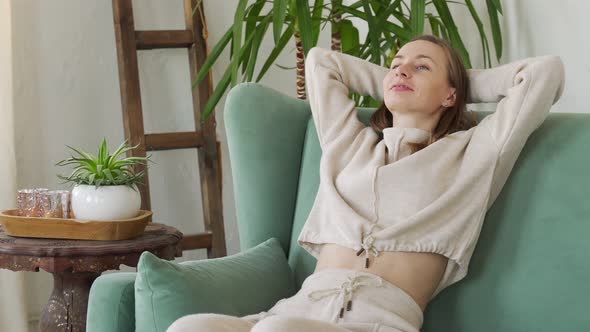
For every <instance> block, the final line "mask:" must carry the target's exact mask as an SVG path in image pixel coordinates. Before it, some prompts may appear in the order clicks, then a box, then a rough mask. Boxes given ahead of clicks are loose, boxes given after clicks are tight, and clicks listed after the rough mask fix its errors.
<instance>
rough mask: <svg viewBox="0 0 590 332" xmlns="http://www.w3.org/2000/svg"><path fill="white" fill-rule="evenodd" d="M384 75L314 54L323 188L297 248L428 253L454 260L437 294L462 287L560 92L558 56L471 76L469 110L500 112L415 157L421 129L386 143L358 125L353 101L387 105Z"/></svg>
mask: <svg viewBox="0 0 590 332" xmlns="http://www.w3.org/2000/svg"><path fill="white" fill-rule="evenodd" d="M388 70H389V69H388V68H386V67H383V66H379V65H376V64H373V63H370V62H368V61H366V60H363V59H360V58H356V57H353V56H351V55H348V54H344V53H339V52H335V51H330V50H326V49H322V48H319V47H314V48H312V49H311V50H310V52H309V53H308V55H307V57H306V60H305V74H306V80H307V81H306V83H307V93H308V98H309V103H310V107H311V111H312V115H313V120H314V123H315V127H316V129H317V134H318V138H319V142H320V146H321V149H322V157H321V161H320V184H319V189H318V193H317V196H316V198H315V201H314V204H313V207H312V209H311V211H310V213H309V216H308V218H307V220H306V222H305V224H304V226H303V229H302V231H301V233H300V235H299V238H298V244H299V245H300V246H301V247H302V248H304V249H305V250H306V251H308V252H309V253H310V254H311V255H313V256H314V257H316V258H317V257H318V255H319V253H320V247H321V245H322V244H324V243H336V244H339V245H342V246H345V247H348V248H352V249H354V250H355V251H357V252H358V251H360V252H361V253H362V255H366V257H367V258H368V257H369V255H371V256H375V257H378V256H379V253H380V252H382V251H409V252H431V253H438V254H441V255H444V256H446V257H448V258H449V261H448V264H447V267H446V271H445V273H444V275H443V278H442V280H441V282H440V284H439V286H438V288H437V289H436V291H435V292H434V294H433V296H432V297H434V296H436V295H437V294H438V293H439V292H440V291H441V290H443V289H444V288H446V287H448V286H449V285H451V284H453V283H455V282H457V281H459V280H461V279H463V278H464V277H465V275H466V274H467V268H468V265H469V261H470V258H471V256H472V254H473V251H474V249H475V245H476V242H477V239H478V237H479V233H480V230H481V227H482V223H483V220H484V217H485V214H486V212H487V211H488V209H489V208H490V206H491V205H492V203H493V202H494V200H495V199H496V197H497V196H498V194H499V193H500V190H501V189H502V187H503V185H504V184H505V182H506V179H507V178H508V175H509V174H510V171H511V170H512V167H513V165H514V163H515V161H516V160H517V158H518V155H519V153H520V152H521V150H522V148H523V146H524V144H525V142H526V141H527V139H528V137H529V136H530V135H531V133H532V132H533V131H534V130H536V129H537V128H538V127H539V126H540V125H541V123H542V122H543V121H544V119H545V118H546V116H547V114H548V112H549V110H550V108H551V106H552V104H554V103H555V102H556V101H557V100H558V99H559V97H560V96H561V94H562V92H563V87H564V67H563V63H562V61H561V60H560V58H559V57H558V56H540V57H533V58H527V59H523V60H520V61H515V62H512V63H509V64H505V65H500V66H497V67H495V68H491V69H484V70H475V69H473V70H468V75H469V80H470V91H469V95H468V103H496V102H497V103H498V104H497V108H496V111H495V112H494V113H492V114H490V115H488V116H486V117H485V118H484V119H482V120H481V121H480V122H479V124H478V125H477V126H475V127H473V128H471V129H469V130H463V131H458V132H455V133H453V134H451V135H448V136H447V137H444V138H442V139H440V140H438V141H436V142H435V143H433V144H431V145H429V146H427V147H426V148H424V149H422V150H420V151H418V152H416V153H414V154H410V150H409V147H408V146H407V145H406V144H405V143H406V142H420V141H423V140H425V139H427V138H428V137H429V135H430V133H429V132H427V131H425V130H422V129H418V128H402V127H396V126H394V127H389V128H385V129H384V131H383V139H380V138H379V136H378V134H377V133H376V132H375V131H374V130H373V129H372V128H371V127H370V126H365V125H364V124H363V123H362V122H361V121H360V120H359V119H358V118H357V112H356V108H355V103H354V101H353V100H352V99H350V98H349V97H348V95H349V92H350V91H354V92H357V93H360V94H361V95H370V96H371V97H373V98H375V99H376V100H380V101H381V100H383V86H382V82H383V78H384V77H385V75H386V74H387V72H388Z"/></svg>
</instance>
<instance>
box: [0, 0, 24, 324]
mask: <svg viewBox="0 0 590 332" xmlns="http://www.w3.org/2000/svg"><path fill="white" fill-rule="evenodd" d="M10 1H11V0H0V45H2V47H0V209H1V210H5V209H10V208H13V207H15V206H16V160H15V150H14V110H13V103H12V96H13V94H12V61H11V59H12V37H11V35H12V29H11V15H10V14H11V8H10ZM0 331H14V332H26V331H28V319H27V306H26V293H25V286H24V272H13V271H9V270H4V269H0Z"/></svg>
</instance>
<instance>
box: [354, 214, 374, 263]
mask: <svg viewBox="0 0 590 332" xmlns="http://www.w3.org/2000/svg"><path fill="white" fill-rule="evenodd" d="M375 226H377V224H373V226H371V230H370V231H369V234H368V235H367V236H365V237H364V238H363V240H362V243H361V249H360V250H359V251H357V253H356V255H357V256H360V255H361V254H362V253H363V251H364V252H365V268H368V267H369V254H372V255H373V257H377V256H379V250H377V248H375V246H373V243H374V242H375V238H374V237H373V235H372V233H373V229H374V228H375Z"/></svg>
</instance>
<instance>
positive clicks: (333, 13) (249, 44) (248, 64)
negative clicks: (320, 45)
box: [193, 0, 503, 122]
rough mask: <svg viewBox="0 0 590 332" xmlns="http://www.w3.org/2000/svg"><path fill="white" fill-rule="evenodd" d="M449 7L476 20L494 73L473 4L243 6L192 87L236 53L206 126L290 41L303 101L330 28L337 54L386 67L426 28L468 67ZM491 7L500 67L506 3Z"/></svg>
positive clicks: (295, 1)
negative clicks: (311, 55) (310, 64)
mask: <svg viewBox="0 0 590 332" xmlns="http://www.w3.org/2000/svg"><path fill="white" fill-rule="evenodd" d="M475 3H478V2H475ZM482 3H483V2H482ZM450 5H453V6H458V7H462V8H459V9H460V10H464V11H465V12H466V13H468V15H469V16H471V18H472V19H473V22H474V23H475V27H476V31H477V33H478V34H479V36H480V40H481V48H482V54H483V63H484V66H485V67H488V66H491V65H492V63H491V54H492V52H491V50H490V45H489V43H488V33H486V29H485V28H484V25H483V22H482V19H481V18H480V13H478V11H477V10H476V7H475V5H474V1H473V0H464V1H456V0H428V1H427V0H411V1H410V0H357V1H354V2H352V3H350V4H343V1H342V0H331V1H328V0H314V1H313V2H312V4H310V1H309V0H274V1H270V2H269V1H267V0H240V1H239V2H238V5H237V7H236V9H235V13H234V22H233V24H232V25H231V26H230V27H229V29H228V30H227V31H226V33H225V34H224V35H223V36H222V37H221V38H220V39H219V40H218V41H217V42H216V43H215V45H214V46H213V47H212V48H211V51H210V52H209V53H208V55H207V58H206V59H205V62H204V64H203V66H202V67H201V68H200V69H199V72H198V73H197V75H196V77H195V80H194V81H193V88H195V87H196V86H197V85H198V84H199V83H200V82H201V81H202V80H203V79H204V78H205V77H207V74H208V72H209V70H210V69H211V67H212V66H213V64H215V63H216V62H217V61H218V59H219V57H220V55H221V54H222V51H223V50H224V49H226V48H227V47H228V46H229V47H230V50H231V52H230V64H229V65H228V66H227V68H226V69H225V71H224V73H223V76H222V77H221V79H220V80H219V83H218V84H217V85H216V86H215V87H214V90H213V93H212V95H211V97H210V98H209V99H208V100H207V104H206V105H205V109H204V110H203V113H202V115H201V121H202V122H204V121H205V119H206V118H207V117H208V115H209V114H210V113H211V112H212V111H213V109H214V108H215V106H216V105H217V103H218V102H219V100H220V99H221V97H222V96H223V94H224V92H225V91H226V90H227V89H228V88H231V87H233V86H235V85H236V84H237V83H238V81H239V78H241V80H242V81H244V82H249V81H253V80H255V81H256V82H258V81H260V80H261V79H262V77H263V76H264V75H265V73H266V72H267V71H268V69H269V68H270V66H271V65H273V64H275V61H276V59H277V57H278V56H279V54H280V53H281V52H282V51H283V50H284V49H285V47H286V46H287V45H288V44H289V42H290V41H291V40H293V41H294V48H295V53H296V54H295V62H296V66H295V67H293V68H294V69H296V71H297V75H296V81H295V82H294V83H295V87H296V88H297V97H298V98H299V99H305V98H306V96H305V76H304V75H305V68H304V64H305V63H304V59H305V55H306V54H307V52H308V51H309V50H310V49H311V48H312V47H313V46H315V45H317V41H318V36H319V34H320V30H322V29H323V27H324V26H325V25H327V24H328V23H330V24H329V26H330V28H331V31H330V32H331V36H332V39H331V48H332V49H333V50H338V51H342V52H344V53H347V54H351V55H354V56H357V57H360V58H363V59H367V60H369V61H371V62H373V63H376V64H380V65H383V66H385V67H389V65H390V64H391V61H392V59H393V57H394V56H395V54H396V52H397V51H398V50H399V49H400V48H401V47H402V46H403V45H404V44H405V43H406V42H408V41H409V40H411V39H412V38H413V37H415V36H418V35H421V34H423V33H424V31H425V28H427V27H429V28H430V30H431V31H432V34H434V35H436V36H438V37H441V38H444V39H446V40H447V41H449V42H450V43H451V45H452V46H453V47H454V48H456V49H457V50H458V51H459V54H460V55H461V57H462V58H463V61H464V63H465V64H466V66H467V67H468V68H470V67H471V60H470V56H469V52H468V50H467V48H466V46H465V44H464V43H463V40H462V37H461V33H460V31H459V28H458V26H457V24H456V23H455V19H454V18H453V14H452V11H451V10H450V8H449V6H450ZM485 5H486V10H487V16H488V17H489V22H490V31H491V36H492V41H493V46H494V48H495V51H496V52H495V53H496V58H497V59H498V60H499V59H500V57H501V56H502V33H501V30H500V23H499V19H498V15H502V14H503V9H502V4H501V0H485ZM351 19H360V20H362V21H365V22H366V23H367V27H368V29H367V38H366V39H365V40H364V41H363V42H361V41H360V40H359V31H358V30H357V28H356V27H355V26H354V25H353V24H352V20H351ZM270 31H272V35H273V38H274V48H273V49H272V51H271V52H270V54H269V55H268V57H267V58H266V59H265V61H264V64H263V65H262V67H261V69H260V71H259V72H258V74H257V75H255V74H254V69H255V67H256V63H257V60H258V59H259V51H260V45H261V42H262V40H263V38H264V37H265V36H266V35H267V34H269V33H271V32H270ZM277 66H279V65H278V64H277ZM279 67H281V68H283V69H293V68H287V67H283V66H279ZM240 68H241V70H240ZM240 74H241V75H240ZM352 97H353V99H354V100H355V101H356V102H357V104H358V105H359V106H366V107H374V106H378V104H379V103H378V102H376V101H374V100H372V98H370V97H368V96H367V97H363V98H362V99H361V96H359V95H357V94H353V96H352Z"/></svg>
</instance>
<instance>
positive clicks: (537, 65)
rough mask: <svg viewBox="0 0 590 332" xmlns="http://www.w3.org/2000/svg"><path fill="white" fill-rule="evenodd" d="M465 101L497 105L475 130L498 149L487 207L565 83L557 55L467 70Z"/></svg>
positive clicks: (557, 98)
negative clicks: (488, 135) (467, 92)
mask: <svg viewBox="0 0 590 332" xmlns="http://www.w3.org/2000/svg"><path fill="white" fill-rule="evenodd" d="M468 74H469V84H470V89H469V90H470V91H469V94H468V102H471V103H481V102H488V103H490V102H498V106H497V108H496V111H495V112H494V113H492V114H491V115H489V116H487V117H485V118H484V119H483V120H482V121H481V122H480V123H479V125H478V127H480V128H478V129H481V130H487V131H488V132H489V133H490V135H491V138H492V140H493V141H494V143H495V144H496V145H497V148H498V153H499V157H498V163H497V165H496V170H495V172H494V187H493V188H492V192H491V197H490V201H489V205H491V204H492V203H493V201H494V200H495V198H496V196H497V195H498V194H499V192H500V190H501V188H502V186H503V185H504V183H505V181H506V179H507V178H508V175H509V174H510V171H511V170H512V167H513V166H514V163H515V162H516V160H517V159H518V155H519V154H520V152H521V150H522V148H523V147H524V145H525V143H526V141H527V139H528V137H529V136H530V135H531V134H532V133H533V132H534V131H535V130H536V129H537V128H538V127H539V126H540V125H541V124H542V123H543V121H544V120H545V118H546V117H547V115H548V113H549V110H550V109H551V106H552V105H553V104H554V103H555V102H557V100H559V98H560V97H561V95H562V93H563V89H564V84H565V70H564V66H563V62H562V61H561V59H560V58H559V57H558V56H553V55H547V56H540V57H533V58H527V59H523V60H519V61H515V62H511V63H508V64H505V65H501V66H498V67H495V68H491V69H484V70H468Z"/></svg>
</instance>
